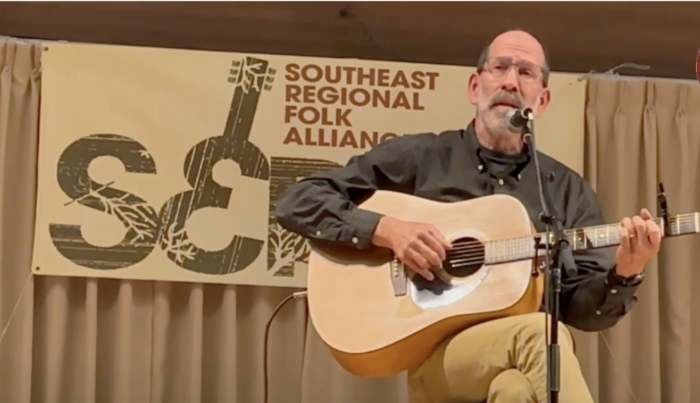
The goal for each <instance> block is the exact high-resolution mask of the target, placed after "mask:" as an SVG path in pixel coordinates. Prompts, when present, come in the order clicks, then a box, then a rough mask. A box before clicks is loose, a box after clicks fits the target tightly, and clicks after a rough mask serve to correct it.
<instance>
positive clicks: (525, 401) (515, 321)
mask: <svg viewBox="0 0 700 403" xmlns="http://www.w3.org/2000/svg"><path fill="white" fill-rule="evenodd" d="M546 337H547V330H546V329H545V315H544V314H543V313H534V314H529V315H522V316H514V317H510V318H504V319H499V320H494V321H491V322H487V323H483V324H480V325H477V326H474V327H472V328H469V329H467V330H465V331H463V332H462V333H459V334H458V335H456V336H455V337H453V338H452V339H450V340H447V341H446V342H444V343H443V344H442V345H441V346H440V348H439V349H438V350H437V351H436V352H435V353H434V354H433V355H432V356H431V357H430V358H429V359H428V360H427V361H426V362H425V363H423V365H421V366H420V367H419V368H417V369H415V370H412V371H410V372H409V378H408V383H409V389H410V396H411V402H412V403H477V402H478V403H481V402H488V403H547V341H546V340H547V338H546ZM559 349H560V352H561V353H560V356H561V362H560V364H561V366H560V368H561V372H560V378H559V379H560V388H559V389H560V391H559V401H560V402H562V403H593V398H592V397H591V394H590V392H589V390H588V387H587V385H586V382H585V381H584V379H583V375H582V374H581V370H580V367H579V363H578V359H577V358H576V355H575V354H574V348H573V341H572V338H571V333H569V331H568V329H567V328H566V327H565V326H563V325H562V324H561V323H560V328H559Z"/></svg>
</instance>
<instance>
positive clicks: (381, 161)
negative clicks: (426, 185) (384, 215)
mask: <svg viewBox="0 0 700 403" xmlns="http://www.w3.org/2000/svg"><path fill="white" fill-rule="evenodd" d="M430 136H434V135H432V134H417V135H406V136H402V137H397V138H394V139H391V140H389V141H386V142H384V143H381V144H380V145H378V146H376V147H374V148H373V149H371V150H370V151H368V152H366V153H364V154H362V155H358V156H354V157H352V158H351V159H350V160H349V162H348V163H347V164H346V165H345V166H344V167H341V168H336V169H332V170H330V171H327V172H323V173H318V174H314V175H311V176H309V177H307V178H304V179H302V180H300V181H299V182H297V183H295V184H293V185H291V186H290V187H288V188H287V189H286V190H285V191H284V192H283V193H282V195H281V196H280V197H279V199H278V200H277V206H276V211H275V215H276V218H277V221H278V222H279V224H280V225H281V226H282V227H284V228H285V229H287V230H288V231H292V232H295V233H297V234H299V235H301V236H303V237H305V238H307V239H310V240H318V241H330V242H333V243H339V244H342V245H347V246H353V247H355V248H358V249H367V248H369V247H370V246H371V240H372V235H373V233H374V228H375V227H376V225H377V222H379V219H380V218H381V215H379V214H377V213H375V212H371V211H367V210H363V209H361V208H358V207H357V205H358V204H360V203H361V202H362V201H364V200H366V199H367V198H369V197H370V196H371V195H372V194H373V193H374V191H375V190H379V189H381V190H393V191H398V192H404V193H410V192H412V191H413V189H414V185H415V177H416V171H417V167H418V164H419V163H420V156H421V153H422V150H423V149H424V147H425V145H426V143H427V142H426V141H425V140H427V139H428V138H429V137H430Z"/></svg>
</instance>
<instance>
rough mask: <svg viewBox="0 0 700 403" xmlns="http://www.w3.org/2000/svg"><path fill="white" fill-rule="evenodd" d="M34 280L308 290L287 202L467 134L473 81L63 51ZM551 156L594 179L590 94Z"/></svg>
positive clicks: (47, 142) (401, 66)
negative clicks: (382, 148) (387, 156)
mask: <svg viewBox="0 0 700 403" xmlns="http://www.w3.org/2000/svg"><path fill="white" fill-rule="evenodd" d="M47 48H48V50H46V51H45V52H44V53H43V60H42V65H43V68H42V71H43V77H42V105H41V139H40V158H39V159H40V167H39V190H38V194H39V199H38V205H37V221H36V239H35V247H34V265H33V266H34V267H33V269H34V273H35V274H37V275H61V276H86V277H109V278H120V279H142V280H164V281H186V282H203V283H227V284H253V285H273V286H293V287H304V286H305V284H306V259H307V257H308V244H307V243H306V242H305V241H303V240H301V239H300V238H299V237H297V236H296V235H293V234H290V233H288V232H286V231H285V230H283V229H282V228H280V227H279V225H277V224H276V222H275V220H274V217H273V213H274V208H275V200H276V198H277V196H278V195H279V194H280V193H281V192H282V191H283V190H284V189H285V188H286V186H288V185H289V184H291V183H293V182H295V181H296V180H298V179H299V178H302V177H305V176H307V175H309V174H310V173H312V172H315V171H318V170H325V169H328V168H331V167H334V166H338V165H342V164H344V163H345V162H346V161H347V160H348V158H350V157H351V156H352V155H355V154H358V153H362V152H364V151H366V150H368V149H370V148H371V147H372V146H373V145H376V144H378V143H380V142H382V141H386V140H387V139H391V138H393V137H396V136H400V135H406V134H415V133H421V132H440V131H443V130H450V129H459V128H463V127H465V126H466V125H467V124H468V123H469V121H470V120H471V119H472V118H473V116H474V111H473V109H474V108H473V107H472V106H471V105H470V104H469V102H468V99H467V84H468V80H469V76H470V75H471V74H472V73H473V72H474V69H473V68H466V67H451V66H434V65H419V64H408V63H388V62H376V61H360V60H338V59H321V58H305V57H292V56H272V55H251V54H236V53H219V52H199V51H185V50H171V49H153V48H135V47H117V46H103V45H85V44H66V43H53V44H48V45H47ZM551 87H552V95H553V102H552V105H551V107H550V109H549V110H548V113H547V116H545V117H544V118H543V119H541V121H538V145H539V146H540V148H541V149H542V150H543V151H545V152H547V153H549V154H550V155H553V156H554V157H556V158H558V159H560V160H561V161H562V162H564V163H565V164H567V165H569V166H570V167H572V168H574V169H575V170H577V171H579V172H580V171H581V169H582V161H583V156H582V150H583V147H582V144H583V130H584V126H583V119H584V104H585V82H579V81H577V80H576V77H575V76H572V75H565V74H553V75H552V76H551Z"/></svg>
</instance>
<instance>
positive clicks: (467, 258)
mask: <svg viewBox="0 0 700 403" xmlns="http://www.w3.org/2000/svg"><path fill="white" fill-rule="evenodd" d="M688 223H690V224H691V225H693V226H694V224H695V217H694V216H693V214H691V215H690V216H681V217H679V219H677V220H674V222H673V224H675V225H672V227H674V226H675V227H677V229H678V231H679V232H680V230H681V229H682V227H683V226H684V225H685V224H688ZM609 226H610V225H609V224H606V225H601V226H598V228H601V227H609ZM589 228H591V229H592V228H596V227H589ZM569 232H570V230H569ZM538 235H539V234H538ZM535 236H536V235H529V236H523V237H516V238H510V239H507V240H489V241H486V242H481V241H478V240H474V241H463V242H459V243H456V244H455V248H453V249H451V250H449V251H447V254H448V258H447V259H446V260H447V261H448V262H450V263H451V264H452V266H453V267H455V268H456V267H460V266H469V265H473V264H479V263H483V261H484V260H485V258H486V255H487V253H486V248H487V246H486V245H485V244H494V243H498V242H509V243H512V242H516V243H520V242H525V241H527V242H532V243H534V238H535ZM618 236H619V234H618V233H615V234H614V235H611V236H608V237H607V238H608V239H613V240H615V239H617V238H618ZM587 242H588V241H587ZM516 249H519V248H516ZM533 252H534V245H533V246H532V249H530V248H529V247H528V249H525V250H522V251H520V250H519V251H518V253H517V254H520V253H523V254H529V253H533ZM504 255H508V253H505V254H504ZM528 257H530V256H528ZM532 257H534V256H532ZM455 263H456V265H455Z"/></svg>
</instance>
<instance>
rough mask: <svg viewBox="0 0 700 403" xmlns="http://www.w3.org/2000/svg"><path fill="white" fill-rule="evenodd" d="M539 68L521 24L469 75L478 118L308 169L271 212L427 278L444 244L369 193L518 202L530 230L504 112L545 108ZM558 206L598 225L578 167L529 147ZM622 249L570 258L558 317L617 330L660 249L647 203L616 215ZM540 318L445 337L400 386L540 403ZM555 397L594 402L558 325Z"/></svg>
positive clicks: (540, 57)
mask: <svg viewBox="0 0 700 403" xmlns="http://www.w3.org/2000/svg"><path fill="white" fill-rule="evenodd" d="M547 81H548V63H547V60H546V56H545V53H544V50H543V48H542V46H541V45H540V44H539V42H538V41H537V40H536V39H535V38H534V37H532V36H531V35H529V34H528V33H526V32H523V31H508V32H505V33H503V34H501V35H499V36H498V37H496V38H495V39H494V40H493V41H492V43H491V44H490V46H489V47H488V48H487V49H486V50H485V51H484V54H483V55H482V57H481V58H480V60H479V63H478V69H477V73H476V74H474V75H473V76H472V77H471V78H470V81H469V100H470V102H471V103H472V104H473V105H475V106H476V110H477V116H476V118H475V119H474V120H473V121H472V122H471V123H470V125H469V126H468V127H467V128H466V129H465V130H459V131H450V132H445V133H442V134H440V135H435V134H418V135H410V136H403V137H401V138H396V139H393V140H391V141H388V142H385V143H383V144H381V145H379V146H377V147H375V148H374V149H373V150H371V151H369V152H367V153H366V154H364V155H361V156H358V157H354V158H352V159H351V160H350V162H349V163H348V164H347V165H346V166H345V167H343V168H339V169H335V170H332V171H330V172H325V173H322V174H318V175H313V176H311V177H309V178H306V179H305V180H302V181H300V182H298V183H296V184H295V185H293V186H291V187H290V188H289V189H288V190H287V191H286V192H285V194H284V195H283V196H282V197H281V198H280V199H279V200H278V202H277V203H278V204H277V219H278V221H279V223H280V224H281V225H282V226H284V227H285V228H287V229H288V230H290V231H294V232H296V233H299V234H301V235H302V236H304V237H306V238H308V239H311V240H317V241H322V242H323V241H325V242H334V243H337V244H340V245H347V246H348V247H351V248H357V249H359V250H365V249H368V248H374V247H380V248H389V249H391V250H393V251H394V252H395V253H396V255H397V256H398V257H399V258H400V259H401V260H402V261H403V262H404V263H405V264H406V265H408V266H409V267H410V268H411V269H413V270H414V271H416V272H417V273H419V274H420V275H422V276H424V277H425V278H426V279H428V280H431V279H433V278H434V274H433V273H432V272H431V267H435V266H439V265H440V263H441V261H442V260H443V259H445V251H446V250H447V249H449V248H450V245H449V243H448V242H447V241H446V240H445V239H444V238H443V236H442V234H440V232H439V231H438V230H437V229H436V228H434V227H432V226H431V225H426V224H423V223H416V222H403V221H401V220H398V219H396V218H393V217H388V216H385V217H383V216H380V215H378V214H376V213H374V212H370V211H366V210H362V209H361V208H358V207H357V205H358V204H359V203H360V202H361V201H363V200H365V199H366V198H368V197H369V196H371V194H372V192H373V191H374V190H377V189H382V190H392V191H398V192H404V193H408V194H413V195H416V196H420V197H424V198H428V199H432V200H440V201H457V200H465V199H469V198H474V197H480V196H486V195H491V194H494V193H503V194H510V195H513V196H515V197H517V198H518V199H520V200H521V201H522V202H523V204H524V205H525V206H526V208H527V209H528V212H529V214H530V217H531V219H532V221H533V223H535V225H536V227H538V228H537V229H538V230H539V231H543V230H544V228H543V227H542V225H541V224H540V222H539V221H538V215H539V213H540V206H541V204H540V200H539V196H538V187H537V182H536V180H537V179H536V174H535V168H534V166H533V164H532V163H531V160H530V152H531V151H533V150H527V148H526V147H525V146H524V145H523V143H522V140H521V136H520V135H519V134H518V133H515V132H514V131H511V130H510V129H509V127H508V125H507V119H506V116H507V114H508V112H509V111H511V110H513V108H520V107H530V108H532V109H533V111H534V112H535V114H536V115H537V116H540V115H541V114H542V113H544V111H545V109H546V108H547V106H548V105H549V103H550V99H551V93H550V90H549V89H548V88H547ZM538 155H539V159H540V165H541V169H542V171H543V172H549V171H552V172H554V174H555V179H554V183H551V184H549V187H550V190H551V193H552V197H553V199H554V204H555V208H556V209H557V213H558V214H559V216H560V217H562V218H563V221H564V226H565V227H567V228H572V227H582V226H593V225H600V224H604V223H605V221H604V219H603V217H602V214H601V211H600V208H599V206H598V202H597V200H596V196H595V194H594V192H593V191H592V189H591V188H590V187H589V186H588V185H587V184H586V183H585V182H584V180H583V178H581V177H580V176H579V175H578V174H576V173H575V172H573V171H572V170H570V169H567V168H566V167H565V166H564V165H563V164H561V163H559V162H557V161H555V160H554V159H553V158H551V157H549V156H547V155H545V154H542V153H540V154H538ZM622 224H623V228H622V229H621V230H620V240H621V244H620V246H619V247H618V248H617V251H616V253H615V256H614V257H613V256H612V253H609V252H613V251H614V249H609V250H594V251H587V252H585V253H577V254H576V255H575V259H576V263H577V266H578V274H577V275H576V276H574V277H573V278H569V277H567V276H566V275H564V276H563V279H562V281H563V284H564V287H563V289H562V298H561V311H562V318H561V319H562V321H563V322H564V323H565V324H568V325H570V326H572V327H575V328H578V329H581V330H583V331H600V330H603V329H607V328H610V327H612V326H613V325H615V324H616V323H617V322H618V321H619V320H620V318H621V317H622V316H624V315H625V314H626V313H627V312H629V310H630V309H632V307H633V305H634V303H635V301H636V297H635V296H634V293H635V291H636V289H637V287H638V286H639V284H640V283H641V281H642V279H643V270H644V266H645V265H646V263H647V262H648V261H649V260H650V259H651V258H652V257H653V256H654V255H655V254H656V253H657V252H658V249H659V243H660V238H661V237H660V230H659V228H658V226H657V225H656V224H655V223H654V222H653V221H652V216H651V214H650V213H649V211H648V210H646V209H644V210H642V211H641V213H640V215H638V216H634V217H632V218H625V219H624V220H623V221H622ZM544 324H545V321H544V314H543V313H536V314H531V315H522V316H517V317H511V318H505V319H499V320H495V321H491V322H487V323H484V324H480V325H477V326H474V327H472V328H469V329H467V330H464V331H463V332H461V333H459V334H457V335H456V336H455V337H453V338H451V339H449V340H446V341H445V342H444V343H443V344H442V345H441V346H440V348H439V349H438V350H437V351H436V352H435V353H434V354H433V355H432V356H431V357H430V358H429V359H428V360H427V361H426V362H425V363H423V364H422V365H420V366H419V367H418V368H413V369H411V371H410V373H409V384H410V388H411V397H412V399H413V401H414V402H415V403H448V402H482V401H488V402H489V403H530V402H539V403H545V402H546V401H547V400H546V398H547V376H546V369H547V364H546V342H545V338H546V329H545V326H544ZM560 335H561V337H560V340H559V344H560V346H561V372H560V374H561V378H560V379H561V391H560V401H561V402H566V403H593V399H592V397H591V394H590V392H589V391H588V389H587V386H586V383H585V381H584V379H583V376H582V374H581V370H580V368H579V364H578V361H577V359H576V356H575V354H574V350H573V343H572V340H571V334H570V333H569V332H568V330H567V328H566V327H565V326H563V325H562V327H561V333H560Z"/></svg>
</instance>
